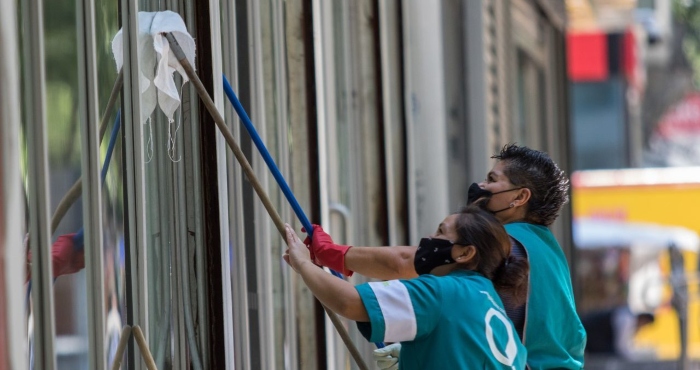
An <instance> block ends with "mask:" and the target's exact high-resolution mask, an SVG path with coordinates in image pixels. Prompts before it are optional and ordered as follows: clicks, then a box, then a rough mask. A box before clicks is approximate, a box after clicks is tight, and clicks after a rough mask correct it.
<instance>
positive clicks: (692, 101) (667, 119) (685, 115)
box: [657, 92, 700, 138]
mask: <svg viewBox="0 0 700 370" xmlns="http://www.w3.org/2000/svg"><path fill="white" fill-rule="evenodd" d="M657 131H658V133H659V135H661V136H662V137H664V138H671V137H678V136H688V135H692V136H695V135H697V136H700V92H693V93H690V94H688V95H687V96H686V97H685V98H684V99H683V100H682V101H681V102H680V103H678V104H676V105H674V106H673V107H671V108H670V109H669V110H668V111H666V113H665V114H664V115H663V117H661V120H660V121H659V126H658V128H657Z"/></svg>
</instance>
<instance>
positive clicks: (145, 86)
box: [112, 10, 195, 124]
mask: <svg viewBox="0 0 700 370" xmlns="http://www.w3.org/2000/svg"><path fill="white" fill-rule="evenodd" d="M138 18H139V36H138V48H139V57H140V59H139V86H140V88H141V90H140V92H141V123H144V124H145V123H147V122H148V120H149V118H150V117H151V114H152V113H153V110H155V108H156V105H158V106H160V109H161V110H162V111H163V113H165V115H166V116H167V117H168V122H170V123H172V122H173V121H174V119H173V115H174V113H175V110H177V108H178V107H179V106H180V95H179V93H178V90H177V86H175V80H174V78H173V73H174V72H175V71H177V72H178V73H180V76H182V80H183V84H184V83H185V82H187V81H188V80H189V79H188V78H187V74H186V73H185V70H184V69H183V68H182V66H181V65H180V63H179V62H178V61H177V58H175V54H173V52H172V51H171V50H170V44H169V43H168V40H167V39H166V38H165V36H164V35H163V33H166V32H170V33H172V34H173V36H175V39H176V40H177V42H178V43H179V44H180V47H181V48H182V51H183V52H184V53H185V56H186V57H187V60H188V61H189V63H190V65H191V66H192V68H194V55H195V44H194V39H193V38H192V36H190V34H189V32H187V27H186V26H185V22H184V21H183V20H182V17H180V15H179V14H177V13H175V12H172V11H169V10H167V11H163V12H139V14H138ZM123 52H124V47H123V43H122V30H121V29H120V30H119V32H117V34H116V35H115V36H114V39H113V40H112V53H113V54H114V60H115V61H116V63H117V71H119V70H121V68H122V65H123V63H124V55H123ZM151 81H153V83H151Z"/></svg>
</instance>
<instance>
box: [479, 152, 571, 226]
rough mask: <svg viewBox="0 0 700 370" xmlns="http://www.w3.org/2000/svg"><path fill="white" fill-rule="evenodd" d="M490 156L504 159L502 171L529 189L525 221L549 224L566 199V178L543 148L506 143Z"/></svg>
mask: <svg viewBox="0 0 700 370" xmlns="http://www.w3.org/2000/svg"><path fill="white" fill-rule="evenodd" d="M491 158H495V159H498V160H499V161H503V162H504V164H505V169H504V174H505V175H506V177H508V180H510V182H511V183H512V184H513V185H515V186H519V187H523V188H528V189H530V193H531V194H532V195H531V196H530V200H529V201H528V203H527V213H526V215H525V221H527V222H531V223H534V224H538V225H544V226H549V225H551V224H552V223H553V222H554V220H556V218H557V216H559V211H560V210H561V207H562V206H563V205H564V204H566V202H568V201H569V195H568V191H569V179H568V178H567V177H566V174H564V171H562V170H561V169H559V166H557V164H556V163H554V161H553V160H552V158H550V157H549V155H548V154H547V153H545V152H541V151H539V150H535V149H530V148H528V147H526V146H517V145H515V144H508V145H505V146H504V147H503V149H501V152H500V153H499V154H497V155H494V156H493V157H491Z"/></svg>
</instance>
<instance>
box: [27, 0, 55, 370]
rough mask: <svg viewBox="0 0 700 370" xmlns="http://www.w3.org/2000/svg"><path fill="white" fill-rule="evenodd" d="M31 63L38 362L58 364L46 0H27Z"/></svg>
mask: <svg viewBox="0 0 700 370" xmlns="http://www.w3.org/2000/svg"><path fill="white" fill-rule="evenodd" d="M20 3H21V8H22V9H21V14H22V18H23V19H22V24H23V25H24V27H25V29H24V33H23V34H24V63H25V73H26V75H25V81H26V85H25V89H24V91H25V96H24V100H25V102H26V104H25V107H26V108H25V115H24V118H25V122H26V123H27V131H26V132H27V152H28V174H27V177H28V180H29V181H28V190H27V197H28V198H29V216H30V221H29V223H30V227H29V229H30V233H29V234H30V243H29V244H30V245H31V250H32V262H33V263H32V267H31V268H32V299H33V306H32V307H33V311H34V348H33V351H34V359H35V368H37V369H44V370H53V369H55V368H56V353H55V349H54V339H55V337H56V332H55V330H56V329H55V325H54V299H53V282H52V279H51V277H52V271H51V233H50V230H49V205H50V204H51V203H50V202H49V190H48V189H49V184H48V182H49V179H48V178H47V177H48V174H49V167H48V156H47V147H48V140H47V138H46V86H45V80H46V78H45V67H44V63H45V60H44V27H43V25H44V15H43V3H42V2H41V1H22V2H20Z"/></svg>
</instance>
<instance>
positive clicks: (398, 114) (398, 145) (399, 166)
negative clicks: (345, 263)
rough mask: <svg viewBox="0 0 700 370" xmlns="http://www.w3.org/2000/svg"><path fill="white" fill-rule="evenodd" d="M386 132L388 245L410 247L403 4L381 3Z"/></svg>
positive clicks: (394, 1)
mask: <svg viewBox="0 0 700 370" xmlns="http://www.w3.org/2000/svg"><path fill="white" fill-rule="evenodd" d="M378 5H379V6H378V17H379V42H380V45H381V47H380V51H381V54H380V68H381V71H380V78H381V86H382V96H381V104H382V120H383V122H382V124H383V125H382V130H383V133H384V153H383V154H384V164H385V168H386V174H385V178H384V181H385V182H386V204H387V225H388V227H387V242H388V243H389V244H388V245H402V244H404V243H406V224H405V222H404V219H405V216H404V212H403V204H405V201H406V191H405V185H404V184H405V182H404V181H402V180H403V179H404V178H405V175H406V174H405V171H404V169H405V167H406V164H405V160H404V158H405V155H406V154H405V143H404V134H405V130H404V127H403V122H404V112H403V108H404V106H403V91H402V90H403V85H402V82H401V81H402V73H403V71H402V64H401V63H402V59H401V29H400V27H401V22H400V17H401V14H400V6H401V5H400V2H399V0H379V4H378Z"/></svg>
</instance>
